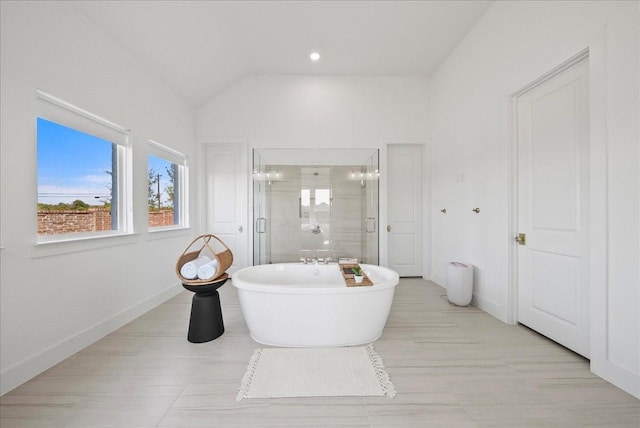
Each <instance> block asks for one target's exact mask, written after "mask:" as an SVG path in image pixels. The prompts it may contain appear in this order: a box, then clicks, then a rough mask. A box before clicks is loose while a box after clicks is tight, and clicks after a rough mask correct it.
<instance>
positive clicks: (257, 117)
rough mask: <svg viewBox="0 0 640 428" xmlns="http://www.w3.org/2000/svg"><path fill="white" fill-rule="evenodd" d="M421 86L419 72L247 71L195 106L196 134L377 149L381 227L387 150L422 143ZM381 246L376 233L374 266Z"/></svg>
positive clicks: (254, 143) (255, 142)
mask: <svg viewBox="0 0 640 428" xmlns="http://www.w3.org/2000/svg"><path fill="white" fill-rule="evenodd" d="M427 85H428V78H426V77H363V76H353V77H352V76H251V77H248V78H246V79H244V80H242V81H240V82H238V83H237V84H236V85H233V86H232V87H230V88H228V89H227V90H226V91H224V92H223V93H221V94H219V95H218V96H216V97H214V98H213V99H212V100H210V101H209V102H208V103H207V104H205V105H204V106H202V107H201V108H200V109H199V110H198V112H197V123H196V129H197V131H196V136H197V138H198V140H199V141H205V140H209V139H229V140H236V141H246V142H247V143H248V145H249V148H250V149H252V148H293V147H295V148H332V149H333V148H335V149H346V148H372V149H380V171H381V179H380V206H381V210H380V223H379V224H380V225H385V224H386V177H385V170H386V147H387V145H388V144H426V143H427V138H428V132H427V130H428V122H427ZM426 152H427V151H426V150H425V153H426ZM249 153H251V152H249ZM425 201H426V198H425ZM425 203H426V202H425ZM249 206H251V204H250V205H249ZM250 223H251V222H249V224H250ZM381 229H383V227H381ZM385 251H386V235H384V234H382V235H381V245H380V256H381V257H380V262H381V264H385V263H386V259H385V255H386V253H385ZM425 266H427V265H426V264H425Z"/></svg>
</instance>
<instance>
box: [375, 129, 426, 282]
mask: <svg viewBox="0 0 640 428" xmlns="http://www.w3.org/2000/svg"><path fill="white" fill-rule="evenodd" d="M390 146H418V147H420V149H421V153H422V158H421V165H422V166H421V168H422V279H425V280H430V279H431V210H430V207H431V164H430V160H431V156H430V151H429V150H430V149H431V146H430V144H428V143H426V142H424V141H422V140H420V141H414V140H406V141H402V140H398V139H386V140H385V141H384V142H383V144H382V145H381V146H380V159H379V165H380V182H379V185H380V193H379V201H378V203H379V207H380V208H379V211H380V235H379V236H378V239H379V244H378V248H379V249H380V250H379V254H380V259H379V263H380V266H386V267H388V266H389V244H388V242H389V235H388V233H387V232H386V230H387V229H386V227H387V224H389V198H388V192H389V168H388V167H389V162H388V160H389V147H390Z"/></svg>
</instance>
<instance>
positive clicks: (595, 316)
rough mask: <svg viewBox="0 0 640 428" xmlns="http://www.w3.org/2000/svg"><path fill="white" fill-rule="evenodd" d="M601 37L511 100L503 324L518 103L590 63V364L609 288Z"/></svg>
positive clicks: (513, 282) (514, 225) (512, 297)
mask: <svg viewBox="0 0 640 428" xmlns="http://www.w3.org/2000/svg"><path fill="white" fill-rule="evenodd" d="M604 53H605V41H604V36H603V35H599V36H598V37H596V38H594V40H593V42H592V43H591V44H590V45H589V47H588V48H586V49H584V50H582V51H581V52H579V53H578V54H576V55H574V56H573V57H571V58H569V59H568V60H567V61H565V62H563V63H562V64H560V65H558V66H557V67H555V68H553V69H552V70H550V71H549V72H547V73H545V74H543V75H542V76H540V77H539V78H538V79H535V80H534V81H533V82H531V83H528V84H526V85H525V86H523V87H522V88H520V89H518V90H517V91H515V92H513V93H512V94H511V95H510V96H509V98H508V103H509V139H510V142H509V148H508V149H509V172H508V176H509V193H508V209H509V214H508V231H509V236H508V239H509V240H510V244H509V252H508V281H509V283H508V287H507V322H508V323H510V324H516V323H517V322H518V312H517V311H518V269H517V262H518V257H517V252H518V249H517V246H518V244H517V243H516V242H515V240H514V237H515V236H516V235H517V234H518V196H519V195H518V183H519V182H518V138H517V137H518V135H517V132H518V127H517V98H518V97H519V96H520V95H522V94H523V93H525V92H527V91H529V90H531V89H533V88H534V87H536V86H538V85H539V84H541V83H543V82H545V81H547V80H548V79H550V78H551V77H554V76H556V75H557V74H558V73H560V72H562V71H564V70H566V69H567V68H569V67H571V66H572V65H574V64H575V63H577V62H579V61H581V60H583V59H585V58H588V61H589V176H590V187H589V197H590V202H589V214H590V224H589V245H590V257H589V272H590V284H589V297H590V304H589V318H590V323H589V328H590V336H591V340H590V348H591V349H590V354H591V360H592V362H593V361H594V359H601V358H602V354H603V353H606V334H607V333H606V312H607V308H606V307H605V302H606V289H607V264H608V261H607V257H608V249H607V234H608V232H607V135H606V110H605V109H606V62H605V56H604Z"/></svg>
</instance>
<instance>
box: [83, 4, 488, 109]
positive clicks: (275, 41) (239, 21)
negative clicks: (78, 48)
mask: <svg viewBox="0 0 640 428" xmlns="http://www.w3.org/2000/svg"><path fill="white" fill-rule="evenodd" d="M492 3H493V2H492V1H475V0H471V1H453V0H448V1H203V0H201V1H188V0H185V1H95V0H91V1H74V2H73V4H74V5H75V7H77V8H78V9H79V10H80V11H81V12H82V13H84V14H85V15H86V16H87V17H88V18H89V19H90V20H91V21H93V22H94V23H95V24H96V25H97V26H99V27H100V28H102V29H103V30H104V31H105V32H106V33H107V34H108V35H110V36H111V37H112V38H113V39H114V40H116V41H117V42H118V43H119V44H121V45H122V46H123V47H124V48H126V49H128V50H129V51H131V52H132V53H133V54H134V55H135V56H137V57H138V58H139V59H140V60H141V61H143V62H144V63H146V65H147V66H148V67H149V68H150V69H151V70H153V71H154V72H155V73H157V74H158V75H159V76H160V77H161V79H162V80H163V81H164V82H165V83H166V84H168V85H169V86H171V87H172V88H174V90H175V91H176V92H177V93H178V94H179V95H181V96H182V97H183V98H184V99H185V100H186V101H187V102H189V103H190V104H191V105H192V106H194V107H197V106H199V105H201V104H202V103H203V102H205V101H206V100H208V99H209V98H211V97H212V96H214V95H215V94H217V93H218V92H220V91H222V90H223V89H224V88H225V87H227V86H229V85H232V84H233V83H234V82H236V81H238V80H240V79H242V78H244V77H245V76H248V75H252V74H314V75H364V76H380V75H429V74H431V73H432V72H433V71H434V70H435V69H436V68H437V67H438V66H439V65H440V64H441V62H442V61H443V60H444V59H445V58H446V57H447V55H449V53H450V52H451V51H452V50H453V49H454V48H455V46H456V45H457V44H458V43H460V41H461V40H462V39H463V38H464V36H465V35H466V34H467V33H468V32H469V31H470V30H471V28H472V27H473V26H474V25H475V23H476V22H477V21H478V19H479V18H480V17H481V16H482V15H483V14H484V13H485V12H486V11H487V9H488V8H489V7H490V6H491V4H492ZM312 51H317V52H319V53H320V55H321V59H320V61H318V62H316V63H313V62H312V61H310V59H309V54H310V53H311V52H312Z"/></svg>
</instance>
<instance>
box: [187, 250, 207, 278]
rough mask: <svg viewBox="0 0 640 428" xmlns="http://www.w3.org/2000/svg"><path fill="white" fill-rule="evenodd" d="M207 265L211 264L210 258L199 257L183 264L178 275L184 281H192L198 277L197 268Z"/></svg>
mask: <svg viewBox="0 0 640 428" xmlns="http://www.w3.org/2000/svg"><path fill="white" fill-rule="evenodd" d="M207 263H211V257H207V256H202V255H200V256H198V258H197V259H195V260H191V261H190V262H187V263H185V264H183V265H182V267H181V268H180V275H182V277H183V278H186V279H194V278H196V277H197V276H198V268H199V267H200V266H202V265H204V264H207Z"/></svg>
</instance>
